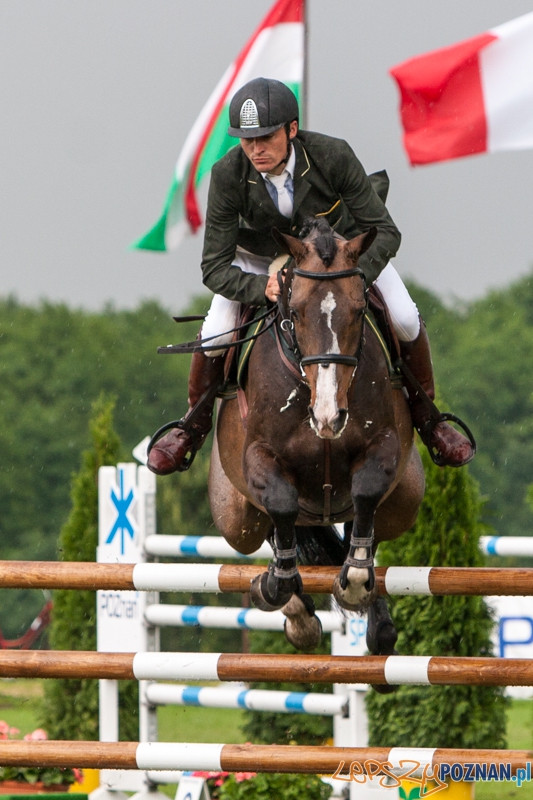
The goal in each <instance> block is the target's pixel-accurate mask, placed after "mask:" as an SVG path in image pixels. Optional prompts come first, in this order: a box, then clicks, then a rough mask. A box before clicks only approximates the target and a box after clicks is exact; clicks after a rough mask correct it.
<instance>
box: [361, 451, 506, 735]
mask: <svg viewBox="0 0 533 800" xmlns="http://www.w3.org/2000/svg"><path fill="white" fill-rule="evenodd" d="M422 457H423V461H424V467H425V472H426V482H427V487H426V495H425V498H424V501H423V503H422V506H421V509H420V514H419V517H418V520H417V523H416V525H415V526H414V528H413V529H412V530H411V531H410V532H409V533H407V534H405V536H404V537H402V538H401V539H398V540H397V541H395V542H387V543H383V544H382V545H380V549H379V563H380V565H382V566H450V567H454V566H461V567H467V566H472V567H479V566H482V564H483V556H482V555H481V552H480V550H479V546H478V539H479V536H480V534H481V533H485V532H486V529H485V528H484V526H483V525H482V524H481V523H480V521H479V520H480V513H481V501H480V498H479V493H478V489H477V485H476V483H475V481H474V480H473V478H472V477H471V476H470V475H469V473H468V470H467V469H466V468H463V469H450V468H445V469H440V468H438V467H436V466H435V465H434V464H433V463H432V461H431V460H430V458H429V456H428V455H427V453H426V451H425V449H424V452H423V454H422ZM389 603H390V606H391V613H392V617H393V619H394V622H395V625H396V628H397V630H398V632H399V636H398V644H397V647H398V651H399V652H400V653H402V654H404V655H417V656H418V655H419V656H428V655H431V656H490V655H492V644H491V639H490V633H491V629H492V624H493V622H492V619H491V615H490V613H489V610H488V609H487V606H486V604H485V601H484V600H483V598H481V597H415V596H412V597H394V598H391V599H390V600H389ZM506 704H507V700H506V698H505V697H504V695H503V690H502V689H501V688H499V687H485V686H432V687H429V686H402V687H400V688H398V689H397V690H396V692H395V693H394V694H391V695H380V694H378V693H377V692H374V691H372V692H369V694H368V697H367V709H368V714H369V739H370V744H371V746H387V747H399V746H405V745H409V746H411V747H458V748H502V747H505V709H506Z"/></svg>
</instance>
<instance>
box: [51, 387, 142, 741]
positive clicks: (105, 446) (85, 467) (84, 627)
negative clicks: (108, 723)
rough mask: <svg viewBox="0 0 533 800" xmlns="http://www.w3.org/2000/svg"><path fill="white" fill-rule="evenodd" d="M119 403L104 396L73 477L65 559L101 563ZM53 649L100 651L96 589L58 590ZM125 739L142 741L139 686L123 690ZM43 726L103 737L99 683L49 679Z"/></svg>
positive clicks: (60, 733) (116, 455) (56, 732)
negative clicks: (106, 480)
mask: <svg viewBox="0 0 533 800" xmlns="http://www.w3.org/2000/svg"><path fill="white" fill-rule="evenodd" d="M114 406H115V400H114V399H111V398H109V397H106V396H105V395H104V394H102V395H101V396H100V397H99V399H98V400H96V401H95V403H94V404H93V406H92V414H91V420H90V424H89V428H90V434H91V440H92V447H91V449H89V450H87V451H85V452H84V453H83V455H82V465H81V468H80V471H79V472H78V473H76V474H75V475H73V478H72V488H71V499H72V510H71V512H70V516H69V518H68V520H67V522H66V523H65V525H64V526H63V528H62V530H61V533H60V536H59V542H58V550H59V558H60V559H61V560H62V561H95V560H96V547H97V544H98V470H99V468H100V467H103V466H114V465H116V464H117V462H118V461H119V460H120V454H121V444H120V439H119V437H118V435H117V434H116V433H115V431H114V428H113V410H114ZM50 645H51V647H52V649H53V650H96V597H95V593H94V592H93V591H71V590H66V589H65V590H58V591H56V592H54V609H53V616H52V625H51V629H50ZM120 705H121V718H120V731H121V738H126V739H133V740H136V739H137V738H138V719H137V713H138V712H137V707H138V688H137V684H136V683H134V682H125V683H124V684H122V685H121V687H120ZM43 726H44V727H45V728H46V730H47V732H48V735H49V737H50V738H51V739H81V740H87V741H91V740H97V739H98V681H96V680H89V679H85V680H74V679H72V680H65V679H62V680H49V681H45V696H44V703H43Z"/></svg>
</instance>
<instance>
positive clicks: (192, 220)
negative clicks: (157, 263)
mask: <svg viewBox="0 0 533 800" xmlns="http://www.w3.org/2000/svg"><path fill="white" fill-rule="evenodd" d="M304 15H305V0H277V2H276V3H275V4H274V5H273V6H272V8H271V9H270V11H269V12H268V14H267V15H266V17H265V18H264V20H263V21H262V22H261V24H260V25H259V27H258V28H257V30H256V31H255V33H254V34H253V36H252V37H251V39H249V41H248V42H247V44H246V45H245V47H244V49H243V50H242V51H241V52H240V53H239V55H238V56H237V58H236V59H235V61H234V62H233V63H232V64H231V65H230V66H229V68H228V69H227V70H226V72H225V73H224V75H223V76H222V78H221V79H220V81H219V83H218V85H217V87H216V88H215V90H214V92H213V93H212V95H211V97H210V98H209V100H208V101H207V103H206V104H205V106H204V107H203V109H202V111H201V112H200V115H199V116H198V118H197V120H196V122H195V123H194V125H193V127H192V129H191V131H190V133H189V135H188V136H187V139H186V141H185V144H184V146H183V149H182V151H181V153H180V155H179V158H178V163H177V164H176V169H175V172H174V178H173V180H172V185H171V187H170V190H169V192H168V195H167V199H166V201H165V206H164V209H163V214H162V216H161V219H160V220H159V221H158V222H157V223H156V224H155V225H154V227H153V228H151V230H149V231H148V233H146V234H145V235H144V236H142V237H141V238H140V239H139V240H138V241H137V242H135V243H134V245H133V247H134V248H137V249H139V250H174V249H175V248H176V247H177V246H178V245H179V244H180V242H181V241H182V239H183V237H184V236H185V235H186V234H187V233H196V231H197V230H198V228H199V227H200V226H201V224H202V216H201V213H200V207H199V202H198V196H197V189H198V186H199V185H200V183H201V181H202V179H203V178H205V176H206V175H207V174H208V173H209V172H210V171H211V167H212V166H213V164H214V163H215V162H216V161H218V160H219V159H220V158H222V156H223V155H225V154H226V153H227V152H228V150H229V149H230V148H232V147H234V146H235V145H236V140H235V139H234V138H233V137H231V136H228V134H227V128H228V125H229V103H230V101H231V98H232V97H233V95H234V94H235V92H237V91H238V90H239V89H240V88H241V86H243V85H244V84H245V83H248V81H251V80H253V79H254V78H261V77H262V78H274V79H276V80H278V81H283V83H285V84H287V86H289V87H290V88H291V89H292V91H293V92H294V93H295V95H296V97H297V98H298V99H299V100H301V96H302V85H303V77H304V47H305V44H304V42H305V31H304Z"/></svg>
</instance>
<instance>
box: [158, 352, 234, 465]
mask: <svg viewBox="0 0 533 800" xmlns="http://www.w3.org/2000/svg"><path fill="white" fill-rule="evenodd" d="M223 383H224V356H217V357H216V358H209V357H208V356H206V355H205V353H201V352H197V353H193V355H192V360H191V370H190V372H189V410H188V412H187V414H186V415H185V416H184V417H183V419H182V420H180V422H181V423H183V426H184V427H183V428H181V427H180V428H172V430H170V431H169V432H168V433H166V434H165V435H164V436H163V437H162V438H161V439H159V440H158V441H157V442H156V443H155V444H154V445H153V447H152V449H151V450H150V453H149V455H148V464H147V466H148V469H150V470H152V472H155V474H156V475H170V473H171V472H176V471H178V472H183V471H184V470H185V469H187V468H188V467H189V466H190V463H191V460H190V459H187V456H188V455H189V454H191V453H192V454H194V453H196V451H197V450H199V449H200V447H201V446H202V445H203V443H204V442H205V440H206V438H207V435H208V433H209V431H210V430H211V428H212V426H213V407H214V405H215V397H216V394H213V396H212V398H209V399H208V401H207V402H205V404H204V406H203V408H202V409H201V410H200V412H199V413H197V414H194V419H191V420H190V424H189V425H188V424H187V420H188V418H190V417H191V414H192V412H193V411H194V407H195V405H196V404H197V403H198V401H199V400H200V398H201V397H202V395H203V394H204V393H205V392H206V391H207V390H208V389H211V388H213V389H215V388H219V387H220V386H222V384H223Z"/></svg>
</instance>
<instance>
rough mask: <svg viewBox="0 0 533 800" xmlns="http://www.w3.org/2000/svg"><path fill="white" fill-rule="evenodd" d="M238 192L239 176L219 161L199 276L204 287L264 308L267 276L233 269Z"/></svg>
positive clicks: (241, 301) (211, 186) (211, 195)
mask: <svg viewBox="0 0 533 800" xmlns="http://www.w3.org/2000/svg"><path fill="white" fill-rule="evenodd" d="M240 204H241V191H240V189H239V178H238V173H237V174H235V172H233V173H232V171H231V170H228V169H227V167H225V165H224V164H221V162H218V163H217V164H215V165H214V167H213V170H212V173H211V184H210V186H209V196H208V201H207V215H206V221H205V235H204V250H203V255H202V273H203V282H204V284H205V285H206V286H207V287H208V288H209V289H211V291H212V292H214V293H215V294H221V295H222V296H223V297H226V298H227V299H228V300H238V301H239V302H240V303H247V304H250V305H256V306H260V305H265V304H266V297H265V289H266V286H267V282H268V276H267V275H254V274H253V273H250V272H243V271H242V270H241V269H240V267H237V266H233V264H232V262H233V260H234V259H235V249H236V246H237V236H238V232H239V213H240V210H241V209H240Z"/></svg>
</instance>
